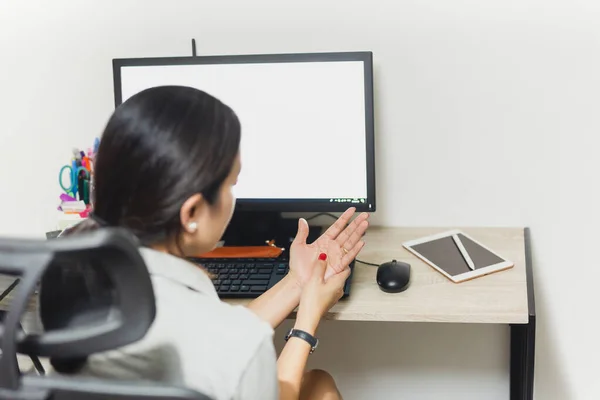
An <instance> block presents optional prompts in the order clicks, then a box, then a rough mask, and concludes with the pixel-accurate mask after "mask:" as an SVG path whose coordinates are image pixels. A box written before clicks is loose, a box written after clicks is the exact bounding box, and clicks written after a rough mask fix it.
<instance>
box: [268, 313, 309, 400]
mask: <svg viewBox="0 0 600 400" xmlns="http://www.w3.org/2000/svg"><path fill="white" fill-rule="evenodd" d="M318 321H319V320H318V319H317V318H314V317H308V319H304V318H303V317H302V316H300V315H298V319H297V320H296V324H295V325H294V328H295V329H300V330H303V331H305V332H307V333H309V334H311V335H313V336H314V335H315V331H316V329H317V324H318ZM310 349H311V346H310V344H308V342H306V341H305V340H302V339H299V338H297V337H291V338H290V339H289V340H288V342H287V343H286V344H285V346H284V348H283V350H282V351H281V354H280V355H279V359H278V360H277V378H278V380H279V392H280V395H279V400H297V399H298V398H299V397H300V388H301V387H302V378H303V377H304V370H305V368H306V361H307V359H308V356H309V354H310Z"/></svg>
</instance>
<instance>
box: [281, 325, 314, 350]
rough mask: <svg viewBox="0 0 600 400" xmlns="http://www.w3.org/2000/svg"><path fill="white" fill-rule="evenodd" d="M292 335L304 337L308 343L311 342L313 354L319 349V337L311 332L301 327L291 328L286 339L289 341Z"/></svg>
mask: <svg viewBox="0 0 600 400" xmlns="http://www.w3.org/2000/svg"><path fill="white" fill-rule="evenodd" d="M291 337H297V338H298V339H302V340H304V341H305V342H306V343H308V344H310V353H311V354H312V353H313V352H314V351H315V350H316V349H317V346H318V345H319V339H317V338H316V337H314V336H313V335H311V334H310V333H306V332H304V331H301V330H300V329H293V328H292V329H290V331H289V332H288V333H287V335H285V341H286V342H287V341H288V340H289V339H290V338H291Z"/></svg>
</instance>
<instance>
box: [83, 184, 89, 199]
mask: <svg viewBox="0 0 600 400" xmlns="http://www.w3.org/2000/svg"><path fill="white" fill-rule="evenodd" d="M83 202H84V203H85V204H90V181H89V180H88V179H85V180H84V181H83Z"/></svg>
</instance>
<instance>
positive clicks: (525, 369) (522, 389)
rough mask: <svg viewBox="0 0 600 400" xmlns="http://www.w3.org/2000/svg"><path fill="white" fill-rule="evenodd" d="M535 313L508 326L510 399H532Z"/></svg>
mask: <svg viewBox="0 0 600 400" xmlns="http://www.w3.org/2000/svg"><path fill="white" fill-rule="evenodd" d="M534 364H535V315H530V316H529V323H527V324H522V325H521V324H519V325H517V324H515V325H511V326H510V400H533V367H534Z"/></svg>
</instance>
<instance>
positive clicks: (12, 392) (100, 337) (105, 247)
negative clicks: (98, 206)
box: [0, 229, 210, 400]
mask: <svg viewBox="0 0 600 400" xmlns="http://www.w3.org/2000/svg"><path fill="white" fill-rule="evenodd" d="M137 247H138V244H137V242H136V240H135V239H134V238H133V237H132V236H131V235H130V234H129V233H127V232H126V231H123V230H119V229H103V230H98V231H95V232H92V233H87V234H82V235H80V236H76V237H72V238H71V237H69V238H61V239H56V240H48V241H46V240H13V239H0V273H1V274H8V275H12V276H15V277H18V278H20V281H19V283H18V285H17V286H16V287H15V288H14V290H15V294H14V296H13V298H12V301H11V303H10V307H9V310H8V313H7V314H6V315H5V318H4V319H3V321H0V345H1V350H2V352H1V353H0V400H74V399H78V400H104V399H116V400H138V399H140V400H141V399H153V400H210V399H209V398H208V397H206V396H204V395H202V394H200V393H197V392H194V391H192V390H188V389H185V388H176V387H169V386H164V385H158V384H154V383H151V382H121V381H110V380H105V379H99V378H83V377H77V376H64V375H58V374H52V375H48V376H38V375H36V374H23V373H21V372H20V370H19V366H18V363H17V353H20V354H23V355H27V356H30V357H31V356H39V357H49V358H51V359H52V360H58V361H62V362H65V363H66V364H68V363H69V361H70V360H71V361H72V360H75V364H76V363H77V362H80V363H84V362H85V360H86V358H87V357H88V356H90V355H92V354H94V353H98V352H102V351H107V350H112V349H116V348H119V347H122V346H125V345H128V344H131V343H134V342H136V341H138V340H140V339H141V338H142V337H143V336H144V335H145V334H146V332H147V331H148V329H149V327H150V325H151V324H152V322H153V320H154V317H155V314H156V306H155V302H154V292H153V290H152V283H151V280H150V276H149V274H148V271H147V269H146V265H145V263H144V261H143V259H142V257H141V255H140V254H139V252H138V249H137ZM77 271H78V273H75V272H77ZM82 273H83V274H86V273H94V274H97V276H102V277H104V282H105V283H106V285H107V286H106V287H107V288H108V290H106V291H103V293H105V296H104V297H102V296H101V297H100V300H93V299H91V298H88V299H86V298H85V297H81V296H80V297H79V298H78V297H75V298H74V299H73V300H72V301H70V302H69V304H67V303H66V302H63V303H60V301H59V302H58V303H59V306H57V305H56V304H53V302H48V301H47V300H48V298H49V296H50V295H48V294H47V293H58V292H57V290H62V289H63V288H60V287H58V288H57V287H54V288H53V290H50V287H49V285H60V284H64V283H65V282H69V279H70V278H69V276H81V274H82ZM69 274H71V275H69ZM40 282H41V284H40ZM71 283H72V282H71ZM38 289H39V291H40V307H39V308H40V317H41V320H42V323H43V325H44V332H43V333H39V334H25V333H24V332H23V330H22V328H21V325H20V320H21V317H22V316H23V315H24V313H25V312H26V310H27V306H28V304H29V301H30V298H31V297H32V295H33V294H34V292H36V290H38ZM64 289H65V290H66V289H67V288H66V287H65V288H64ZM49 328H50V329H49ZM58 361H57V362H58Z"/></svg>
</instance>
